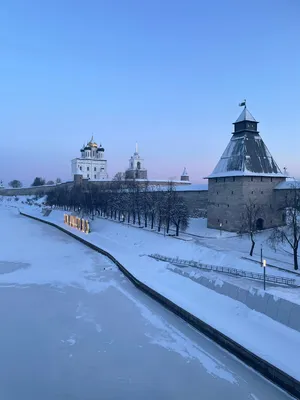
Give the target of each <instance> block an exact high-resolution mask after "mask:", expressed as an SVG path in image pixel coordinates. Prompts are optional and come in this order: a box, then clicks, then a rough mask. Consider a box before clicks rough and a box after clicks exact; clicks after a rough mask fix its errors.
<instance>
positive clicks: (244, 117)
mask: <svg viewBox="0 0 300 400" xmlns="http://www.w3.org/2000/svg"><path fill="white" fill-rule="evenodd" d="M242 121H251V122H257V121H256V119H255V118H254V117H253V115H252V114H251V112H250V111H249V110H248V108H247V107H246V106H245V107H244V109H243V111H242V112H241V114H240V116H239V117H238V119H237V120H236V121H235V123H237V122H242Z"/></svg>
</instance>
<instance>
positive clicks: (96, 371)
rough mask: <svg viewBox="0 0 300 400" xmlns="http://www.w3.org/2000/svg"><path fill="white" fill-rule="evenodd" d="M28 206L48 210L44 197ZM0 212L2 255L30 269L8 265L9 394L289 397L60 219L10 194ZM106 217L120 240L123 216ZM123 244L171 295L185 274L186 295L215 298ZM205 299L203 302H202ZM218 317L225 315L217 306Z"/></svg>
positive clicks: (5, 379)
mask: <svg viewBox="0 0 300 400" xmlns="http://www.w3.org/2000/svg"><path fill="white" fill-rule="evenodd" d="M41 200H42V199H41ZM7 203H8V202H7ZM20 207H22V208H23V210H24V211H25V210H27V211H28V212H31V213H33V214H36V215H39V216H41V213H40V207H39V206H38V205H34V206H31V207H29V206H25V205H24V204H22V203H21V204H20ZM0 216H1V221H2V223H3V224H4V226H5V229H2V230H1V232H0V240H1V242H3V240H5V241H6V242H5V243H6V246H3V248H2V249H1V258H2V257H3V258H2V259H4V260H8V261H10V262H16V260H19V261H18V262H19V263H25V262H27V263H28V264H30V265H29V267H28V268H26V270H25V272H26V274H27V275H28V276H26V274H25V273H24V272H23V268H21V269H20V270H14V271H12V272H8V273H6V274H5V276H4V275H1V281H0V284H1V285H0V286H1V290H0V317H1V337H2V340H1V341H0V353H1V359H0V371H1V374H0V384H1V388H2V392H3V393H5V394H6V396H5V398H11V399H12V398H43V399H45V400H48V399H49V400H50V399H53V398H57V399H60V398H66V396H67V397H69V398H97V396H98V397H99V393H101V395H100V397H103V398H130V399H132V400H137V399H140V398H143V399H145V400H150V399H153V398H155V399H165V398H172V399H174V400H181V399H182V398H185V397H186V398H188V399H194V398H197V397H199V393H201V395H202V396H203V398H207V399H209V398H214V399H217V398H223V396H225V397H226V398H230V399H233V400H242V399H245V400H246V399H249V396H252V394H253V393H255V394H254V396H258V397H257V398H259V397H260V396H262V397H261V398H272V399H274V400H277V399H278V400H279V399H283V398H284V399H287V398H289V396H287V395H286V394H284V393H282V392H281V391H280V390H278V389H277V388H276V387H274V385H272V384H270V383H269V382H267V381H266V380H264V379H263V378H261V377H260V376H259V375H258V374H256V373H255V372H254V371H253V370H251V369H249V368H247V367H245V365H243V364H242V363H241V362H239V361H238V360H236V359H235V358H234V357H231V356H230V354H228V353H227V352H225V351H223V350H222V349H220V348H219V347H218V346H216V345H215V344H214V343H213V342H211V341H210V340H207V339H206V338H205V337H204V336H202V335H200V334H199V333H198V332H196V331H195V330H194V329H192V328H191V327H190V326H189V325H188V324H186V323H185V322H184V321H182V320H180V319H179V318H178V317H177V316H176V315H173V314H172V313H170V312H168V311H167V310H165V309H164V308H163V307H161V306H160V305H159V304H158V303H156V302H155V301H153V300H152V299H150V298H149V297H148V296H145V295H144V294H143V293H142V292H140V291H138V290H137V289H136V288H135V287H134V286H133V285H132V284H131V283H130V282H129V281H127V280H126V279H124V276H123V274H121V273H120V272H118V271H117V269H116V267H115V266H114V265H113V264H112V263H111V262H110V261H108V260H107V259H106V258H104V257H103V256H101V255H99V254H98V253H96V252H94V251H92V250H91V249H88V248H86V247H85V246H83V245H82V244H81V243H79V242H76V241H75V240H73V239H72V238H70V237H69V236H67V235H65V234H63V233H62V232H60V231H58V230H56V229H55V228H51V227H49V226H47V225H44V224H41V223H39V222H36V221H33V220H30V219H27V218H26V217H22V216H20V215H19V214H18V212H17V209H16V208H15V207H10V206H8V204H6V205H5V204H2V207H0ZM62 216H63V212H60V211H54V212H53V216H52V214H50V216H49V217H48V219H50V218H53V220H54V221H57V222H59V220H60V218H61V217H62ZM99 222H101V221H99ZM102 222H104V223H105V226H106V228H107V227H109V225H110V226H114V227H117V228H118V229H116V230H115V236H116V242H118V241H117V236H118V235H119V234H120V225H118V224H113V223H112V222H109V221H102ZM126 229H128V231H130V232H135V233H133V234H129V236H132V237H131V239H132V240H134V241H135V243H136V242H137V240H138V237H137V236H139V235H138V234H136V232H138V230H137V229H134V228H126ZM73 232H77V231H75V230H73ZM111 233H112V232H111ZM78 234H79V235H81V236H83V237H84V238H90V239H92V240H93V241H95V242H97V244H100V242H102V241H103V242H105V243H103V245H104V247H105V246H106V247H109V248H110V251H111V252H112V253H113V250H112V249H113V248H115V249H116V246H115V244H114V242H113V241H111V240H107V241H105V237H106V234H105V231H102V234H96V232H94V233H92V234H90V235H84V234H82V233H79V232H78ZM111 239H113V237H112V236H111ZM139 239H140V240H142V241H143V240H144V238H143V237H140V238H139ZM161 239H162V238H161ZM168 239H169V238H168ZM169 240H170V239H169ZM121 241H122V234H121V237H119V242H121ZM101 245H102V243H101ZM124 249H125V253H124V259H123V260H122V262H123V263H124V264H125V263H126V264H128V265H126V267H128V268H130V266H131V267H132V271H135V273H136V274H137V275H140V276H144V278H145V280H146V281H148V282H149V283H151V284H155V280H159V281H160V282H158V283H159V284H160V285H161V290H162V291H163V290H165V291H166V293H167V294H170V296H172V291H174V293H173V298H174V297H178V293H180V292H182V289H180V286H181V284H183V290H184V292H185V293H189V289H190V288H191V289H192V290H191V293H192V297H191V298H190V297H189V296H187V299H186V301H187V302H188V303H189V301H188V299H190V300H191V301H193V296H195V295H196V296H197V298H195V300H196V301H199V300H201V299H200V297H199V296H200V295H201V296H204V297H206V298H207V294H206V292H205V293H202V292H201V293H202V294H201V293H198V292H199V290H198V289H197V286H196V285H194V286H190V285H189V284H188V280H184V279H182V278H181V277H180V278H179V279H178V277H176V276H175V275H174V274H173V273H172V272H169V271H167V270H165V268H164V266H163V265H162V264H161V263H156V262H155V261H153V262H151V260H150V263H149V262H148V261H149V259H148V258H144V257H139V255H138V254H137V253H136V254H135V253H134V252H132V251H131V248H129V247H128V244H127V245H125V246H124ZM126 249H127V251H126ZM126 260H127V261H126ZM145 260H147V262H146V263H144V261H145ZM169 279H170V287H169V285H168V280H169ZM186 285H187V286H186ZM157 289H159V287H158V288H157ZM208 292H211V293H210V294H211V295H212V294H213V293H214V292H212V291H208ZM176 293H177V294H176ZM182 293H183V292H182ZM212 296H213V295H212ZM213 297H214V296H213ZM207 299H208V300H209V299H210V298H209V297H208V298H207ZM220 299H221V297H219V298H215V301H216V302H217V301H220ZM182 300H183V296H179V302H180V301H182ZM203 300H204V299H203V297H202V300H201V302H200V303H199V302H198V303H195V307H196V306H197V307H196V308H202V307H199V305H200V304H203ZM218 308H219V307H218ZM212 310H213V309H211V310H210V312H212ZM207 311H209V310H207ZM222 311H224V310H223V308H222V307H221V309H220V312H222ZM208 314H209V313H208V312H207V315H208ZM214 318H215V319H216V321H217V320H218V315H217V313H215V316H214ZM224 318H225V316H224V315H223V316H222V319H224ZM248 328H249V326H246V327H245V329H248ZM20 332H21V333H22V334H20ZM287 339H290V337H289V336H287ZM294 355H295V357H297V351H295V352H294ZM158 360H159V365H160V368H157V365H158V364H157V362H158ZM32 376H34V377H35V380H34V382H33V383H32V384H30V385H29V384H28V382H31V381H32V379H31V378H32ZM253 398H254V397H253Z"/></svg>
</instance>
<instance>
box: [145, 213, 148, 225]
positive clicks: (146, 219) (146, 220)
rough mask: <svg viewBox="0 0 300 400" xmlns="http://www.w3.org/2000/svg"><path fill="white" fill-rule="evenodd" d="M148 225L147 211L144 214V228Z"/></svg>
mask: <svg viewBox="0 0 300 400" xmlns="http://www.w3.org/2000/svg"><path fill="white" fill-rule="evenodd" d="M147 226H148V218H147V213H146V214H145V228H147Z"/></svg>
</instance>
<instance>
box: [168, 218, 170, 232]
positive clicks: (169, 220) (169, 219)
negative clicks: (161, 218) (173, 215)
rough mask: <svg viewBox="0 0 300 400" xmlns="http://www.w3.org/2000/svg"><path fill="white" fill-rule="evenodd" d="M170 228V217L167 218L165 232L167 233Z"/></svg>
mask: <svg viewBox="0 0 300 400" xmlns="http://www.w3.org/2000/svg"><path fill="white" fill-rule="evenodd" d="M169 230H170V219H169V218H168V219H167V233H169Z"/></svg>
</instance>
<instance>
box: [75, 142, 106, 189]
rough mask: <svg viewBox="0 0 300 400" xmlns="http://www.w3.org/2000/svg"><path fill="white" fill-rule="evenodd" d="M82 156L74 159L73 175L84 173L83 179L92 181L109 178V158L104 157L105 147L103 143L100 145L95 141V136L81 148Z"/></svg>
mask: <svg viewBox="0 0 300 400" xmlns="http://www.w3.org/2000/svg"><path fill="white" fill-rule="evenodd" d="M80 153H81V157H80V158H74V159H73V160H72V175H73V179H75V175H82V178H83V179H89V180H91V181H102V180H107V179H108V175H107V160H105V158H104V148H103V147H102V146H101V144H100V145H99V146H98V145H97V143H95V142H94V138H93V137H92V138H91V140H90V141H89V142H88V143H87V145H83V146H82V148H81V150H80Z"/></svg>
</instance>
